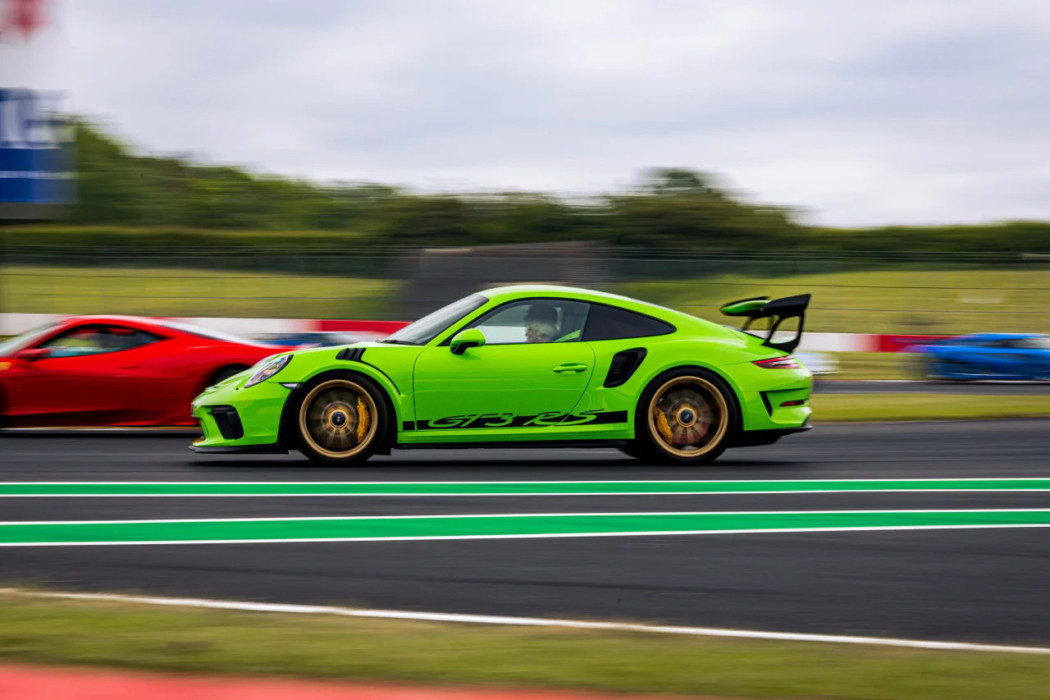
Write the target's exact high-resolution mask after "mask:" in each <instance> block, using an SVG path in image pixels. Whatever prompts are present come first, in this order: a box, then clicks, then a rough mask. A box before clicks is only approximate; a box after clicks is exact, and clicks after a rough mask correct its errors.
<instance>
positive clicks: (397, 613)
mask: <svg viewBox="0 0 1050 700" xmlns="http://www.w3.org/2000/svg"><path fill="white" fill-rule="evenodd" d="M0 594H4V595H24V596H27V597H37V598H50V599H58V600H89V601H104V602H113V603H134V604H140V605H161V606H168V607H183V608H206V609H211V610H232V611H238V612H262V613H283V614H292V615H334V616H340V617H360V618H379V619H385V620H414V621H418V622H451V623H460V624H474V625H501V626H516V627H554V628H568V629H579V630H595V631H608V632H647V633H652V634H670V635H682V636H693V637H731V638H738V639H763V640H770V641H784V642H820V643H831V644H864V645H876V646H891V647H907V648H912V649H927V650H936V651H978V652H1001V653H1011V654H1050V647H1030V646H1014V645H1004V644H980V643H974V642H946V641H936V640H925V639H899V638H895V637H867V636H854V635H837V634H811V633H805V632H773V631H764V630H744V629H731V628H721V627H690V626H680V625H645V624H635V623H627V622H594V621H589V620H571V619H558V618H541V617H516V616H511V615H474V614H468V613H441V612H416V611H407V610H380V609H368V608H341V607H336V606H329V605H302V604H295V603H257V602H252V601H241V600H214V599H208V598H167V597H159V596H133V595H118V594H111V593H59V592H38V591H24V590H21V589H17V588H0Z"/></svg>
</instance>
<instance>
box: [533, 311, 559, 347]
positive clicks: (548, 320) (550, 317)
mask: <svg viewBox="0 0 1050 700" xmlns="http://www.w3.org/2000/svg"><path fill="white" fill-rule="evenodd" d="M557 332H558V311H557V309H555V308H554V307H553V306H550V305H548V304H533V305H532V306H530V307H529V310H528V311H527V312H526V313H525V339H526V340H527V341H528V342H530V343H549V342H551V341H553V340H554V336H555V334H556V333H557Z"/></svg>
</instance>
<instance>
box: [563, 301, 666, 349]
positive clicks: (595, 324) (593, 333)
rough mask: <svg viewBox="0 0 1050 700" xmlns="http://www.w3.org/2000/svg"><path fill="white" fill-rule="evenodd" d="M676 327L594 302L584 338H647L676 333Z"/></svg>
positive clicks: (649, 317)
mask: <svg viewBox="0 0 1050 700" xmlns="http://www.w3.org/2000/svg"><path fill="white" fill-rule="evenodd" d="M674 331H675V327H674V326H672V325H671V324H670V323H666V322H664V321H661V320H659V319H655V318H653V317H652V316H646V315H645V314H639V313H635V312H634V311H627V310H626V309H618V308H616V307H615V306H603V305H601V304H592V305H591V313H590V314H589V315H588V317H587V327H586V328H585V329H584V331H583V339H584V340H618V339H621V338H645V337H647V336H651V335H667V334H668V333H674Z"/></svg>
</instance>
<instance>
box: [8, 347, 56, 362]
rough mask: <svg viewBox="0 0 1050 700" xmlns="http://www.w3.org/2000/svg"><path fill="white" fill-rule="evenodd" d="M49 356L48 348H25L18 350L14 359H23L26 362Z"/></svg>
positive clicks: (49, 350)
mask: <svg viewBox="0 0 1050 700" xmlns="http://www.w3.org/2000/svg"><path fill="white" fill-rule="evenodd" d="M47 357H51V349H50V348H26V349H25V350H20V351H18V353H16V354H15V359H16V360H25V361H26V362H33V361H35V360H43V359H44V358H47Z"/></svg>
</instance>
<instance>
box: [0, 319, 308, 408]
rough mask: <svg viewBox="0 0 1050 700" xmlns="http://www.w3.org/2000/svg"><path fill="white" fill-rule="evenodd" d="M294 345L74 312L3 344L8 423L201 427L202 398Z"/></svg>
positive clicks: (3, 403) (1, 381) (1, 389)
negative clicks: (197, 402) (193, 404)
mask: <svg viewBox="0 0 1050 700" xmlns="http://www.w3.org/2000/svg"><path fill="white" fill-rule="evenodd" d="M286 349H287V348H283V347H276V346H273V345H263V344H261V343H254V342H251V341H249V340H244V339H241V338H237V337H235V336H232V335H227V334H225V333H218V332H215V331H211V330H206V329H204V328H197V327H195V326H190V325H185V324H181V323H178V322H174V321H161V320H155V319H147V318H136V317H126V316H79V317H74V318H68V319H66V320H64V321H58V322H56V323H52V324H49V325H47V326H44V327H42V328H37V329H36V330H32V331H29V332H27V333H23V334H22V335H19V336H16V337H14V338H10V339H8V340H6V341H4V342H0V421H2V424H3V425H5V426H10V427H31V426H32V427H38V426H40V427H43V426H70V425H196V423H197V421H196V420H194V419H193V417H192V416H191V415H190V401H191V400H192V399H193V397H194V396H196V395H197V394H199V393H200V392H201V391H202V390H203V389H204V388H205V387H207V386H209V385H211V384H214V383H216V382H218V381H220V380H222V379H225V378H226V377H229V376H231V375H233V374H236V373H237V372H240V371H241V370H244V369H247V368H248V367H251V366H252V365H254V364H255V363H256V362H258V361H259V360H261V359H263V358H264V357H266V356H268V355H272V354H274V353H278V352H281V351H283V350H286Z"/></svg>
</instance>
